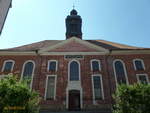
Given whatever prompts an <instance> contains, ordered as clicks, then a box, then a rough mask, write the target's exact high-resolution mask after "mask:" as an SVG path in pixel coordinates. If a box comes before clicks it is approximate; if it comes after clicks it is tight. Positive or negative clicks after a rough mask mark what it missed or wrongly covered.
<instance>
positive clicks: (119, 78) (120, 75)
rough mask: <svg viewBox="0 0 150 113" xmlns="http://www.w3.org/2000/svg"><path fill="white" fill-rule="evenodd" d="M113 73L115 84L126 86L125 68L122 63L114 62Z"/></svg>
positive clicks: (119, 61)
mask: <svg viewBox="0 0 150 113" xmlns="http://www.w3.org/2000/svg"><path fill="white" fill-rule="evenodd" d="M113 66H114V72H115V77H116V82H117V83H118V84H122V83H123V84H127V75H126V68H125V66H124V62H123V61H121V60H115V61H114V65H113Z"/></svg>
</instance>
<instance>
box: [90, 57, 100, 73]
mask: <svg viewBox="0 0 150 113" xmlns="http://www.w3.org/2000/svg"><path fill="white" fill-rule="evenodd" d="M93 61H97V62H98V65H99V71H101V62H100V60H97V59H92V60H91V61H90V62H91V70H92V71H93V66H92V62H93Z"/></svg>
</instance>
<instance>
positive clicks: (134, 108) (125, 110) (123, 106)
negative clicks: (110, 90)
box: [113, 84, 150, 113]
mask: <svg viewBox="0 0 150 113" xmlns="http://www.w3.org/2000/svg"><path fill="white" fill-rule="evenodd" d="M113 98H114V100H115V102H116V104H115V105H114V110H113V113H150V85H146V84H134V85H120V86H118V88H117V90H116V92H115V94H114V95H113Z"/></svg>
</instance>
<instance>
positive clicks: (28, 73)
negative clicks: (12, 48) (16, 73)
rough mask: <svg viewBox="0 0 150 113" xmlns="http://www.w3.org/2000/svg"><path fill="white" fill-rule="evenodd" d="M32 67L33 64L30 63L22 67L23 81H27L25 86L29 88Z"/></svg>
mask: <svg viewBox="0 0 150 113" xmlns="http://www.w3.org/2000/svg"><path fill="white" fill-rule="evenodd" d="M33 66H34V64H33V63H32V62H28V63H26V64H25V66H24V70H23V79H24V80H26V81H27V85H28V87H29V88H30V85H31V77H32V73H33Z"/></svg>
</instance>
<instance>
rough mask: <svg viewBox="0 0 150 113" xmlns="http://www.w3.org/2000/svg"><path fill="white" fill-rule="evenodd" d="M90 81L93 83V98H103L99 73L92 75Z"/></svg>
mask: <svg viewBox="0 0 150 113" xmlns="http://www.w3.org/2000/svg"><path fill="white" fill-rule="evenodd" d="M92 83H93V99H94V100H101V99H104V94H103V84H102V78H101V75H93V77H92Z"/></svg>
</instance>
